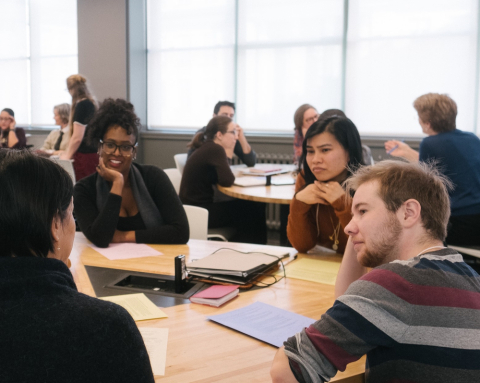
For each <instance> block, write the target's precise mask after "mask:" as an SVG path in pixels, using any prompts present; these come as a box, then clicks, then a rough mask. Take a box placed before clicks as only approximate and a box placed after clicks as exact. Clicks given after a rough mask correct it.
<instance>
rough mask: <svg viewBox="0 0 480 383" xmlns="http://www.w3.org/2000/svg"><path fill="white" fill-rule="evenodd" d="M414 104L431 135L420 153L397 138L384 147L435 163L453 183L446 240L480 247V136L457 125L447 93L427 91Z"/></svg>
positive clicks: (420, 121)
mask: <svg viewBox="0 0 480 383" xmlns="http://www.w3.org/2000/svg"><path fill="white" fill-rule="evenodd" d="M413 107H414V108H415V109H416V111H417V113H418V122H419V123H420V126H421V127H422V130H423V133H425V134H427V135H428V137H425V138H424V139H423V140H422V142H421V143H420V152H417V151H416V150H413V149H412V148H411V147H410V146H408V145H407V144H405V143H404V142H401V141H397V140H391V141H387V142H386V143H385V149H386V151H387V152H388V153H389V154H391V155H392V156H395V157H403V158H405V159H407V160H409V161H419V160H420V161H423V162H431V161H435V162H436V164H437V166H438V167H439V169H440V170H441V171H442V172H443V173H444V174H445V175H446V176H447V177H448V178H450V180H451V181H452V182H453V185H454V188H453V190H451V191H450V203H451V209H452V212H451V213H452V214H451V216H450V223H449V227H448V234H447V238H446V243H447V244H449V245H458V246H463V247H468V246H480V235H479V233H480V139H479V138H478V137H477V136H476V135H475V134H473V133H470V132H464V131H461V130H459V129H457V128H456V117H457V104H456V103H455V101H454V100H452V99H451V98H450V97H449V96H447V95H446V94H438V93H427V94H424V95H422V96H420V97H418V98H417V99H416V100H415V101H414V103H413ZM467 257H468V256H467ZM472 260H473V259H472Z"/></svg>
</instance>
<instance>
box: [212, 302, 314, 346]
mask: <svg viewBox="0 0 480 383" xmlns="http://www.w3.org/2000/svg"><path fill="white" fill-rule="evenodd" d="M208 319H210V320H212V321H214V322H217V323H220V324H222V325H224V326H227V327H230V328H233V329H234V330H237V331H240V332H243V333H244V334H246V335H249V336H251V337H253V338H257V339H259V340H261V341H263V342H266V343H269V344H271V345H273V346H276V347H281V346H282V344H283V342H284V341H286V340H287V339H288V338H289V337H291V336H293V335H295V334H296V333H297V332H300V331H302V330H303V329H304V328H305V327H308V326H310V325H311V324H312V323H314V322H315V320H314V319H310V318H307V317H305V316H303V315H299V314H295V313H292V312H290V311H287V310H283V309H279V308H277V307H274V306H270V305H268V304H266V303H261V302H255V303H252V304H251V305H248V306H246V307H243V308H241V309H237V310H233V311H230V312H227V313H225V314H218V315H212V316H210V317H208Z"/></svg>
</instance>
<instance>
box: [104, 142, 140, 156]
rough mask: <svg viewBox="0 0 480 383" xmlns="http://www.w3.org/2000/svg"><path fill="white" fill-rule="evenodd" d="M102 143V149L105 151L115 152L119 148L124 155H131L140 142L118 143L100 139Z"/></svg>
mask: <svg viewBox="0 0 480 383" xmlns="http://www.w3.org/2000/svg"><path fill="white" fill-rule="evenodd" d="M100 145H101V146H102V149H103V151H104V152H105V153H107V154H113V153H115V152H116V151H117V148H118V150H119V151H120V154H121V155H122V156H124V157H130V156H131V155H132V154H133V152H134V151H135V148H136V147H137V145H138V144H135V145H117V144H115V143H114V142H109V141H108V142H103V141H102V140H100Z"/></svg>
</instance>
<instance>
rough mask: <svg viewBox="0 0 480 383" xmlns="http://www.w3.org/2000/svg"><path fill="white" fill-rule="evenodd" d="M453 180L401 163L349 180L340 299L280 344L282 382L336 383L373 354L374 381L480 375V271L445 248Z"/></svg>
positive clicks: (369, 367) (277, 373) (277, 371)
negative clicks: (350, 197) (348, 368)
mask: <svg viewBox="0 0 480 383" xmlns="http://www.w3.org/2000/svg"><path fill="white" fill-rule="evenodd" d="M448 185H449V181H448V180H447V179H446V178H445V177H444V176H443V175H441V174H440V173H439V172H438V171H437V170H436V169H435V168H433V167H431V166H428V165H427V164H424V163H423V164H418V163H408V162H402V161H392V160H390V161H388V160H387V161H381V162H379V163H377V164H375V165H373V166H368V167H363V168H360V170H359V171H358V172H357V173H356V174H354V175H353V176H352V177H350V178H349V179H348V180H347V192H349V190H355V191H356V192H355V195H354V197H353V204H352V212H353V218H352V220H351V221H350V223H349V224H348V225H347V226H346V227H345V232H346V233H347V234H348V235H349V237H350V238H349V242H348V245H347V249H346V251H345V255H344V256H343V260H342V264H341V266H340V271H339V273H338V276H337V281H336V285H335V295H336V298H337V300H336V301H335V303H334V304H333V307H332V308H330V309H329V310H328V311H327V312H326V313H325V314H324V315H322V318H321V319H320V320H319V321H317V322H315V323H314V324H313V325H311V326H309V327H308V328H306V329H304V330H303V331H302V332H300V333H298V334H296V335H295V336H293V337H291V338H289V339H288V340H287V341H286V342H285V343H284V347H281V348H280V349H279V350H278V352H277V354H276V356H275V359H274V361H273V365H272V369H271V376H272V380H273V382H274V383H277V382H285V383H288V382H325V381H329V380H330V378H331V377H333V376H334V375H335V374H336V373H337V370H338V371H344V370H345V368H346V366H347V364H349V363H351V362H353V361H355V360H358V359H359V358H360V357H362V356H363V355H365V354H366V355H367V363H366V371H365V381H366V382H367V383H373V382H418V383H420V382H422V383H424V382H452V383H455V382H458V383H460V382H461V383H463V382H479V381H480V369H479V362H478V361H479V358H480V337H479V336H478V334H479V333H480V306H479V305H478V302H479V297H480V276H479V275H478V274H477V273H476V272H475V271H474V270H473V269H472V268H470V267H469V266H468V265H467V264H465V263H464V262H463V259H462V256H461V255H460V254H458V253H457V252H456V251H454V250H452V249H448V248H445V247H444V246H443V241H444V240H445V236H446V234H447V223H448V218H449V215H450V206H449V198H448V191H447V187H448ZM370 267H373V270H371V271H370V272H367V271H368V269H367V268H370Z"/></svg>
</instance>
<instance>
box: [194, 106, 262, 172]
mask: <svg viewBox="0 0 480 383" xmlns="http://www.w3.org/2000/svg"><path fill="white" fill-rule="evenodd" d="M215 116H225V117H228V118H231V119H232V120H233V117H234V116H235V104H234V103H233V102H230V101H219V102H217V103H216V105H215V107H214V108H213V117H215ZM206 128H207V127H206V126H204V127H203V128H202V129H200V130H198V131H197V133H195V136H196V135H197V134H198V133H200V132H202V133H204V134H205V130H206ZM235 129H236V131H237V142H236V143H235V146H234V148H233V149H227V151H226V153H227V158H228V159H229V162H230V161H231V160H232V157H233V154H234V153H235V154H236V155H237V157H238V158H239V159H240V161H242V162H243V163H244V164H245V165H247V166H255V163H256V162H257V154H256V153H255V151H254V150H253V149H252V147H251V146H250V144H249V143H248V141H247V138H246V137H245V134H244V132H243V129H242V127H241V126H240V125H238V124H236V128H235ZM199 147H200V146H199V145H198V143H195V141H194V140H192V141H191V142H190V143H189V144H188V157H190V155H191V154H192V153H193V152H194V151H195V150H196V149H198V148H199Z"/></svg>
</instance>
